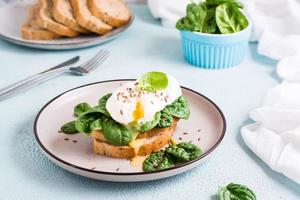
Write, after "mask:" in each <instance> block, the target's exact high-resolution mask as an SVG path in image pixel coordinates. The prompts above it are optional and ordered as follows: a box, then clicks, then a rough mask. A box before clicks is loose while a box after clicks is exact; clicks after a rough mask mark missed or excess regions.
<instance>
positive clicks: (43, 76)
mask: <svg viewBox="0 0 300 200" xmlns="http://www.w3.org/2000/svg"><path fill="white" fill-rule="evenodd" d="M67 71H69V69H68V68H59V69H54V70H52V71H47V72H44V73H40V74H36V75H33V76H30V77H28V78H26V79H24V80H21V81H19V82H17V83H14V84H12V85H9V86H7V87H5V88H3V89H1V90H0V101H3V100H5V99H7V98H9V97H12V96H14V95H17V94H19V93H21V92H24V91H27V90H28V89H31V88H33V87H35V86H37V85H40V84H41V83H44V82H45V81H47V80H49V79H52V78H54V77H56V76H58V75H60V74H62V73H65V72H67Z"/></svg>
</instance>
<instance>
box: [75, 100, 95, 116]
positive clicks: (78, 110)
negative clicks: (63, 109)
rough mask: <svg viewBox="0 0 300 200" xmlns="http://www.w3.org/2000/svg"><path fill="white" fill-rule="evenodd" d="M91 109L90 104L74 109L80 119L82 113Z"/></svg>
mask: <svg viewBox="0 0 300 200" xmlns="http://www.w3.org/2000/svg"><path fill="white" fill-rule="evenodd" d="M90 108H91V106H90V105H89V104H88V103H80V104H78V105H77V106H75V108H74V115H75V116H76V117H78V116H79V115H81V114H82V113H84V112H86V111H88V110H89V109H90Z"/></svg>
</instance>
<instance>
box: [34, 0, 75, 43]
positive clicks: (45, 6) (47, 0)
mask: <svg viewBox="0 0 300 200" xmlns="http://www.w3.org/2000/svg"><path fill="white" fill-rule="evenodd" d="M52 7H53V3H52V0H39V10H38V17H37V24H38V25H39V26H41V27H43V28H46V29H48V30H50V31H52V32H54V33H56V34H58V35H61V36H67V37H74V36H77V35H78V34H79V33H78V32H76V31H73V30H72V29H70V28H69V27H67V26H65V25H63V24H60V23H58V22H56V21H55V20H54V18H53V16H52V13H51V10H52Z"/></svg>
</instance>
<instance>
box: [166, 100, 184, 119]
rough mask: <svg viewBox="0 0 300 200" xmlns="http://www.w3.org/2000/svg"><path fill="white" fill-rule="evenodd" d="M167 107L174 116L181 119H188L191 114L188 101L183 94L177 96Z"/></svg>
mask: <svg viewBox="0 0 300 200" xmlns="http://www.w3.org/2000/svg"><path fill="white" fill-rule="evenodd" d="M165 109H167V110H168V112H169V113H170V114H171V115H172V116H174V117H177V118H180V119H188V118H189V116H190V109H189V106H188V102H187V100H186V99H185V98H184V97H183V96H180V97H179V98H177V99H176V100H175V101H174V102H173V103H172V104H171V105H168V106H166V108H165Z"/></svg>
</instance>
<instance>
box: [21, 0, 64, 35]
mask: <svg viewBox="0 0 300 200" xmlns="http://www.w3.org/2000/svg"><path fill="white" fill-rule="evenodd" d="M37 11H38V5H30V6H29V10H28V17H27V20H26V22H25V23H24V24H23V26H22V27H21V35H22V38H24V39H27V40H54V39H57V38H60V35H57V34H56V33H53V32H51V31H48V30H47V29H44V28H42V27H39V26H37V25H36V22H35V20H36V15H37Z"/></svg>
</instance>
